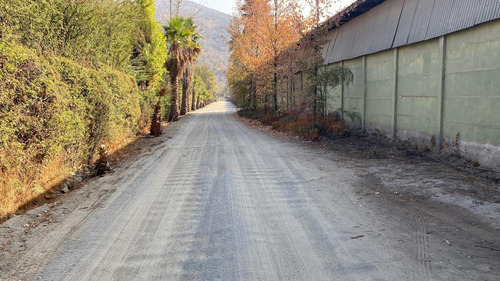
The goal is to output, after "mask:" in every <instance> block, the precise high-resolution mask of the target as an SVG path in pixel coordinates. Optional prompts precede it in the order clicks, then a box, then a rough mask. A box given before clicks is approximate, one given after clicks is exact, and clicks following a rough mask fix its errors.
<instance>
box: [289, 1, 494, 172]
mask: <svg viewBox="0 0 500 281" xmlns="http://www.w3.org/2000/svg"><path fill="white" fill-rule="evenodd" d="M329 25H330V28H329V31H328V33H327V35H326V36H327V39H328V40H327V41H326V42H327V43H326V44H325V45H324V48H323V57H324V61H325V67H332V66H336V65H343V66H344V67H347V68H349V69H351V71H352V72H353V73H354V81H353V83H351V84H350V85H343V86H339V87H337V88H334V89H327V94H326V105H325V107H326V108H325V109H326V111H327V112H334V111H338V112H340V113H350V114H348V116H351V117H353V118H351V120H347V119H349V118H345V119H346V121H349V122H351V123H352V125H353V126H356V127H362V128H366V129H367V130H377V131H380V132H383V133H384V134H386V135H387V136H389V137H391V138H398V139H401V140H409V141H410V142H411V143H413V144H414V145H417V146H419V147H422V148H425V147H427V148H431V149H445V150H446V149H448V150H450V151H458V152H459V153H460V154H462V155H463V156H465V157H466V158H468V159H470V160H472V161H476V162H477V163H478V164H480V165H481V166H485V167H492V168H494V169H500V1H498V0H386V1H383V0H358V1H356V2H355V3H354V4H352V5H351V6H349V7H348V8H346V9H345V10H343V11H341V12H340V13H338V14H337V15H335V16H334V17H332V18H330V19H329ZM298 75H304V74H302V73H299V74H298ZM297 80H299V81H303V78H302V79H297Z"/></svg>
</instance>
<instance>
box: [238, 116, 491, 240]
mask: <svg viewBox="0 0 500 281" xmlns="http://www.w3.org/2000/svg"><path fill="white" fill-rule="evenodd" d="M234 116H235V117H236V118H238V119H239V120H241V121H242V122H244V123H245V124H247V125H248V126H251V127H253V128H256V129H259V130H261V131H263V132H266V133H268V134H270V135H274V136H276V137H279V138H284V139H288V140H292V141H295V142H300V143H302V144H303V145H308V146H311V147H316V148H318V149H321V150H324V151H329V152H334V154H333V155H334V157H335V161H340V162H341V163H342V165H343V166H344V167H346V168H351V169H354V170H355V171H356V175H357V176H358V177H359V178H360V179H362V180H364V181H365V182H366V183H369V184H367V185H366V187H367V188H366V189H365V190H361V191H360V192H363V193H365V194H375V193H376V194H377V195H379V194H385V195H387V196H390V197H392V198H394V199H395V200H399V201H407V202H410V203H412V202H417V201H418V202H427V201H434V202H438V203H444V204H453V205H456V206H459V207H461V208H463V209H464V211H465V210H466V211H468V212H470V213H472V214H473V215H475V216H476V218H477V220H479V221H481V222H483V223H485V224H486V225H488V226H491V227H492V228H493V229H496V230H497V231H498V233H499V235H500V173H498V172H495V171H491V170H488V169H483V168H481V167H474V166H473V163H471V162H469V161H466V160H465V159H463V158H460V157H457V156H454V155H453V154H451V153H447V152H441V153H439V154H438V153H434V152H431V151H421V150H418V148H415V147H412V146H411V145H409V144H408V143H395V142H394V141H392V140H390V139H388V138H385V137H383V136H380V135H376V134H372V135H370V134H353V135H351V136H348V137H345V138H334V139H332V138H325V137H320V138H319V140H318V141H314V142H309V141H303V140H300V139H299V138H298V137H296V136H292V135H289V134H286V133H283V132H279V131H276V130H273V129H272V127H271V126H264V125H262V123H260V122H259V121H257V120H250V119H247V118H244V117H240V116H238V115H237V114H234Z"/></svg>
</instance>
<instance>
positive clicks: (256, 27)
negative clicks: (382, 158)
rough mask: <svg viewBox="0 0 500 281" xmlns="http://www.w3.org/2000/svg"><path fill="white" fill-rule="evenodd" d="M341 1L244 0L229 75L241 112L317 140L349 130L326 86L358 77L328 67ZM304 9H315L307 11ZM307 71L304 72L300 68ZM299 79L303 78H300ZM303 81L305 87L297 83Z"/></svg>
mask: <svg viewBox="0 0 500 281" xmlns="http://www.w3.org/2000/svg"><path fill="white" fill-rule="evenodd" d="M334 3H335V1H326V0H318V1H298V0H279V1H270V0H246V1H241V2H240V4H239V6H238V9H237V14H236V17H235V18H234V19H233V21H232V22H231V25H230V27H229V30H228V31H229V33H230V35H231V38H230V41H229V44H230V50H231V56H230V65H229V68H228V72H227V79H228V83H229V87H230V89H231V93H232V99H233V102H235V103H236V104H237V105H238V107H239V108H240V109H241V110H240V112H239V114H240V115H242V116H247V117H250V118H252V119H259V120H261V121H262V122H263V123H264V124H266V125H272V126H273V127H274V128H275V129H278V130H281V131H290V132H293V133H294V134H297V135H300V136H302V137H303V138H305V139H308V140H314V139H316V138H317V137H318V135H319V134H322V133H326V134H337V135H345V134H346V133H347V131H348V126H347V123H346V122H344V121H343V120H341V118H339V117H340V116H341V114H336V113H335V114H328V112H326V110H325V106H324V101H325V100H326V96H325V95H326V92H325V88H326V87H332V88H334V87H337V86H338V85H341V84H342V83H344V84H346V85H347V84H349V83H350V82H351V81H352V76H353V74H352V72H351V71H350V70H349V69H346V68H343V67H333V68H325V67H324V65H323V57H322V51H323V50H322V46H323V44H324V42H325V40H326V38H325V36H324V34H326V31H327V30H328V28H329V24H322V23H321V20H322V19H325V18H327V17H328V16H329V12H330V11H331V5H332V4H334ZM303 11H310V13H309V14H308V15H304V13H303ZM300 72H302V73H303V75H302V76H300V75H299V76H298V75H297V74H298V73H300ZM297 79H303V80H304V81H301V83H297V81H296V80H297ZM299 85H302V88H301V89H297V88H298V87H299Z"/></svg>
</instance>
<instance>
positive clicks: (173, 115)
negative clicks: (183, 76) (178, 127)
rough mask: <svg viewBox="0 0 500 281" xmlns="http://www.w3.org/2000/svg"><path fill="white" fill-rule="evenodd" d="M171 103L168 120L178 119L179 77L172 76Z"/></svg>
mask: <svg viewBox="0 0 500 281" xmlns="http://www.w3.org/2000/svg"><path fill="white" fill-rule="evenodd" d="M171 83H172V98H171V101H172V104H171V105H170V116H169V117H168V121H169V122H173V121H177V120H179V105H178V104H179V79H177V78H172V79H171Z"/></svg>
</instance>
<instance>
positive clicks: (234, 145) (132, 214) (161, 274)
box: [0, 102, 500, 281]
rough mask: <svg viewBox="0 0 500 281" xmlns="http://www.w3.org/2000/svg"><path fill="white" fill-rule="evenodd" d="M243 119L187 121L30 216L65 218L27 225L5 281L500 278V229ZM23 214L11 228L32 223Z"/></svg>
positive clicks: (222, 106)
mask: <svg viewBox="0 0 500 281" xmlns="http://www.w3.org/2000/svg"><path fill="white" fill-rule="evenodd" d="M233 112H234V107H233V106H232V105H231V104H230V103H228V102H218V103H215V104H212V105H210V106H208V107H207V108H205V109H203V110H200V111H199V112H197V113H195V114H192V115H190V116H188V117H187V118H183V120H181V121H180V122H182V127H181V129H179V130H178V132H177V133H175V134H173V135H172V138H170V139H168V140H166V141H165V142H164V143H162V144H161V145H159V146H155V147H153V148H152V151H151V152H149V153H148V154H147V155H145V156H144V157H142V158H141V159H139V160H137V161H135V162H134V163H131V164H129V165H128V166H127V167H126V168H124V169H121V170H118V171H116V172H115V173H113V174H108V175H106V176H104V177H103V178H100V179H97V180H95V181H92V182H90V183H88V186H87V187H84V188H82V190H87V191H86V193H85V191H82V190H77V191H75V192H74V195H72V196H73V197H74V198H72V200H74V201H76V202H78V203H77V204H76V203H74V204H73V205H71V204H70V203H64V202H62V203H60V205H62V206H64V205H65V204H66V208H63V207H60V206H56V205H53V206H45V207H42V208H39V209H37V210H34V211H32V212H30V213H29V214H27V215H26V216H30V215H31V216H32V217H36V216H40V215H38V213H40V214H42V215H41V216H45V215H44V214H46V213H47V212H45V210H49V209H50V208H52V207H53V208H54V209H58V210H62V211H60V212H63V213H64V216H63V215H60V216H59V217H57V218H56V219H53V220H52V222H50V223H46V224H40V225H39V226H37V227H35V228H33V227H32V228H31V229H30V230H26V225H25V226H24V227H25V232H24V233H25V236H26V237H25V238H24V239H27V240H28V242H26V243H27V244H26V246H25V249H24V250H23V251H22V252H19V253H16V254H14V253H13V254H12V255H11V256H8V258H9V259H10V260H11V262H10V263H9V262H8V261H5V260H4V261H3V262H0V266H1V267H0V279H2V280H17V279H24V280H29V279H33V280H454V281H455V280H499V276H500V251H495V249H496V247H498V246H499V245H500V238H499V237H500V231H498V229H495V228H493V227H492V226H491V225H486V224H483V223H481V222H479V220H478V219H477V218H475V217H474V216H473V215H472V214H470V213H468V212H467V211H465V210H463V209H461V208H460V207H457V206H454V205H447V204H445V203H442V202H433V201H432V202H431V201H422V202H413V201H411V202H410V201H406V200H404V201H403V200H399V199H395V198H393V196H391V194H380V193H375V192H370V191H369V190H370V188H371V185H372V184H374V182H371V181H370V180H367V179H366V177H360V176H359V175H357V173H356V170H355V169H351V168H346V167H344V166H343V165H341V163H340V162H339V161H336V156H335V154H334V153H331V152H327V151H324V150H321V149H315V148H310V147H307V146H305V145H303V144H301V143H300V142H297V141H291V140H283V139H279V138H276V137H273V136H270V135H267V134H265V133H263V132H260V131H258V130H256V129H252V128H249V127H247V126H245V124H243V123H242V122H241V121H238V120H236V119H235V118H234V117H233V116H232V113H233ZM89 190H90V191H92V192H89ZM66 200H69V199H66ZM75 204H76V205H75ZM44 208H45V209H44ZM16 219H18V218H14V219H13V220H12V222H11V221H8V222H7V223H5V224H4V229H3V230H2V231H4V233H5V231H6V230H5V228H10V229H11V230H12V233H14V232H15V231H14V229H16V227H17V228H20V229H21V228H23V225H19V224H21V222H16ZM16 223H17V224H16ZM30 233H32V234H30ZM4 237H5V235H4ZM4 240H5V239H4ZM445 240H446V241H445ZM4 257H5V255H4Z"/></svg>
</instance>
